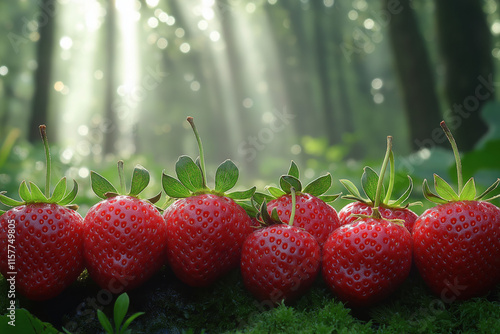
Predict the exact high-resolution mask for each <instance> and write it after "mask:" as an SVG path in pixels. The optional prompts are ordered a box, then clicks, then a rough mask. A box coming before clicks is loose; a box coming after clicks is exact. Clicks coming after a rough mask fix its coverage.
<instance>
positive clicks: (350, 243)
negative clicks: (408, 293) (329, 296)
mask: <svg viewBox="0 0 500 334" xmlns="http://www.w3.org/2000/svg"><path fill="white" fill-rule="evenodd" d="M411 263H412V240H411V235H410V232H409V231H408V230H407V229H406V228H405V227H403V226H401V225H398V224H395V223H392V222H389V221H386V220H384V219H373V218H365V219H362V220H358V221H356V222H354V223H350V224H347V225H344V226H342V227H340V228H338V229H337V230H335V231H334V232H333V233H332V234H331V235H330V237H329V238H328V240H327V242H326V243H325V246H324V249H323V263H322V274H323V278H324V280H325V283H326V284H327V285H328V287H329V288H330V289H331V290H332V291H333V292H334V293H335V294H336V295H337V296H338V297H339V298H340V299H341V300H342V301H344V302H347V303H348V304H349V305H351V306H355V307H365V306H370V305H373V304H374V303H377V302H379V301H380V300H382V299H383V298H385V297H387V296H388V295H390V294H391V293H392V292H394V291H395V290H396V289H397V287H398V286H399V285H400V284H401V283H403V281H404V280H405V279H406V278H407V277H408V275H409V272H410V269H411Z"/></svg>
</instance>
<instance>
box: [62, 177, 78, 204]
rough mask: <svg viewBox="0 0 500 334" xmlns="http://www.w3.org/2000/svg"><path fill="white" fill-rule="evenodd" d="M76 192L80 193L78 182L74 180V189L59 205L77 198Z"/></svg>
mask: <svg viewBox="0 0 500 334" xmlns="http://www.w3.org/2000/svg"><path fill="white" fill-rule="evenodd" d="M76 194H78V183H76V181H75V180H73V189H71V191H70V192H69V193H68V194H67V195H66V196H65V197H64V198H63V199H62V200H60V201H59V202H58V204H59V205H68V204H70V203H71V202H73V201H74V200H75V198H76Z"/></svg>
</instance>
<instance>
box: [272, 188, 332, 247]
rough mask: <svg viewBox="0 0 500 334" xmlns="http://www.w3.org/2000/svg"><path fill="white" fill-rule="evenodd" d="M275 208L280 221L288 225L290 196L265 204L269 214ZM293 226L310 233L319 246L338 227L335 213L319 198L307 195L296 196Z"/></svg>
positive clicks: (290, 205)
mask: <svg viewBox="0 0 500 334" xmlns="http://www.w3.org/2000/svg"><path fill="white" fill-rule="evenodd" d="M274 208H276V210H277V212H278V216H279V218H280V220H281V221H282V222H283V223H285V224H288V222H289V221H290V213H291V209H292V196H291V195H290V194H287V195H283V196H281V197H279V198H277V199H274V200H272V201H270V202H269V203H268V204H267V209H268V211H269V214H271V212H272V211H273V209H274ZM295 208H296V209H295V210H296V211H295V218H294V222H293V226H296V227H301V228H303V229H305V230H306V231H307V232H309V233H311V234H312V235H313V236H314V237H315V238H316V240H317V241H318V243H319V244H320V246H323V244H324V243H325V241H326V239H327V238H328V236H329V235H330V233H332V232H333V231H334V230H335V229H336V228H337V227H339V226H340V222H339V218H338V215H337V211H335V209H334V208H333V207H332V206H330V205H328V204H327V203H325V202H323V201H322V200H320V199H319V198H317V197H315V196H312V195H310V194H307V193H299V194H297V196H296V204H295Z"/></svg>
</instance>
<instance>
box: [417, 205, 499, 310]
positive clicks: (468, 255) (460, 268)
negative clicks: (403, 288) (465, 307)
mask: <svg viewBox="0 0 500 334" xmlns="http://www.w3.org/2000/svg"><path fill="white" fill-rule="evenodd" d="M413 242H414V247H415V250H414V258H415V264H416V266H417V268H418V270H419V272H420V274H421V276H422V278H423V279H424V280H425V282H426V283H427V285H428V286H429V287H430V288H431V290H432V291H433V292H434V293H435V294H436V295H438V296H440V297H441V298H442V299H443V300H447V301H452V300H455V299H467V298H471V297H475V296H481V295H483V294H484V293H486V292H487V291H488V290H490V289H491V288H492V287H494V286H495V285H496V284H497V283H498V282H499V281H500V209H499V208H498V207H496V206H495V205H493V204H491V203H488V202H483V201H461V202H451V203H447V204H441V205H438V206H436V207H434V208H430V209H428V210H426V211H425V212H424V213H423V214H422V215H421V216H420V217H419V218H418V220H417V221H416V222H415V226H414V231H413Z"/></svg>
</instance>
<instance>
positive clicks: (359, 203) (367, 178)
mask: <svg viewBox="0 0 500 334" xmlns="http://www.w3.org/2000/svg"><path fill="white" fill-rule="evenodd" d="M389 162H390V171H389V185H388V188H387V192H386V191H385V188H382V191H381V195H380V196H381V198H379V202H380V204H379V206H378V211H379V212H380V214H381V215H382V217H384V218H387V219H401V220H403V221H404V224H405V227H406V228H407V229H408V231H410V233H411V232H412V229H413V224H414V223H415V220H417V217H418V215H417V214H416V213H415V212H413V211H411V210H410V209H409V208H408V207H409V206H412V205H421V204H422V203H420V202H415V203H409V204H405V205H404V204H403V203H404V202H405V201H406V200H407V199H408V198H409V197H410V195H411V192H412V190H413V181H412V179H411V177H410V176H408V179H409V181H410V184H409V186H408V188H407V189H406V191H405V192H404V193H403V194H402V195H401V197H399V198H398V199H397V200H391V195H392V190H393V187H394V179H395V174H396V173H395V167H394V155H393V152H392V150H391V151H390V154H389ZM378 181H379V175H378V174H377V173H376V172H375V171H374V170H373V169H372V168H371V167H368V166H367V167H365V168H364V170H363V175H362V176H361V187H362V189H363V192H364V193H365V195H366V197H367V198H364V197H363V196H362V195H361V194H360V192H359V190H358V188H357V187H356V186H355V185H354V183H352V182H351V181H349V180H346V179H342V180H340V182H341V183H342V184H343V185H344V187H345V188H346V189H347V191H348V192H349V193H350V194H349V195H345V196H342V198H344V199H349V200H353V201H354V202H352V203H350V204H348V205H346V206H344V207H343V208H342V209H341V210H340V211H339V220H340V224H341V225H346V224H349V223H352V222H353V221H355V220H356V219H358V215H360V214H361V215H366V216H369V215H371V214H372V209H373V207H374V205H375V195H376V190H377V184H378Z"/></svg>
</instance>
